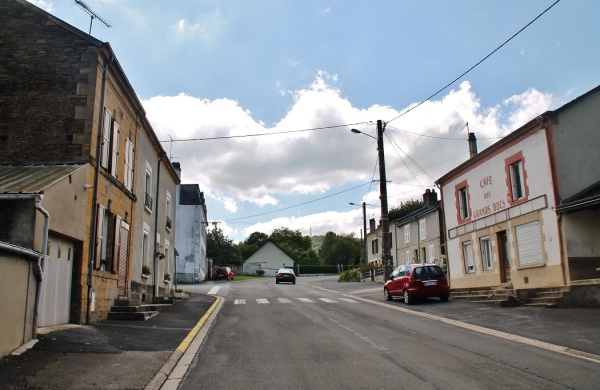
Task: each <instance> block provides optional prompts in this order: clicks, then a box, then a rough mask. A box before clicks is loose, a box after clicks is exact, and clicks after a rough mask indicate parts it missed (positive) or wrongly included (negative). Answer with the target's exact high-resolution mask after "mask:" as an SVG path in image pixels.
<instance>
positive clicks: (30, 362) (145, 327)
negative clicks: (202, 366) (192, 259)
mask: <svg viewBox="0 0 600 390" xmlns="http://www.w3.org/2000/svg"><path fill="white" fill-rule="evenodd" d="M214 302H215V298H214V297H212V296H207V295H193V296H191V297H189V298H186V299H185V300H184V301H182V302H176V303H175V304H174V305H173V306H171V307H169V308H167V309H166V310H165V311H163V312H162V313H161V314H159V315H158V316H155V317H153V318H151V319H149V320H147V321H103V322H100V323H97V324H93V325H91V326H78V325H65V326H59V327H52V328H42V329H40V333H39V334H38V340H39V341H38V342H37V344H36V345H35V346H34V347H33V348H32V349H31V350H29V351H27V352H25V353H23V354H21V355H19V356H12V355H9V356H6V357H4V358H2V359H1V360H0V389H3V390H4V389H7V390H17V389H57V390H58V389H61V390H64V389H96V390H97V389H116V390H117V389H119V390H120V389H144V388H145V387H146V385H148V384H149V383H150V382H151V381H152V380H153V378H154V377H155V376H156V374H157V373H158V372H159V370H160V369H161V367H163V365H164V364H165V362H166V361H168V360H169V359H170V357H171V356H172V355H173V354H175V353H177V348H178V346H180V345H181V343H182V341H183V340H185V339H186V337H187V336H188V334H189V333H190V331H192V329H194V327H195V326H196V324H197V323H198V321H199V320H200V319H201V318H202V317H203V316H204V314H205V313H206V312H207V311H208V310H209V309H210V307H211V306H212V305H213V303H214ZM174 351H175V352H174Z"/></svg>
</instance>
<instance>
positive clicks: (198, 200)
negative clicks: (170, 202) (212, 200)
mask: <svg viewBox="0 0 600 390" xmlns="http://www.w3.org/2000/svg"><path fill="white" fill-rule="evenodd" d="M175 164H176V169H178V168H179V165H178V164H177V163H175ZM177 217H178V218H177V222H176V224H177V237H176V241H175V243H176V247H177V252H178V253H179V256H178V257H177V262H176V272H175V280H176V281H177V282H181V283H194V282H200V281H203V280H206V278H207V276H208V275H207V274H208V263H207V259H206V238H207V237H206V236H207V231H206V225H207V220H206V217H207V215H206V202H205V200H204V194H203V193H202V192H201V191H200V187H199V186H198V184H181V185H180V186H179V190H178V192H177Z"/></svg>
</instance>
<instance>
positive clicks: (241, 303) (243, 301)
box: [233, 299, 246, 305]
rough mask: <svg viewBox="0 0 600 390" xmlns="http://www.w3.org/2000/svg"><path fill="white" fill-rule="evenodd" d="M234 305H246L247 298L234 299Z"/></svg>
mask: <svg viewBox="0 0 600 390" xmlns="http://www.w3.org/2000/svg"><path fill="white" fill-rule="evenodd" d="M233 304H234V305H245V304H246V300H245V299H236V300H235V301H233Z"/></svg>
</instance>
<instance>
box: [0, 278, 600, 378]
mask: <svg viewBox="0 0 600 390" xmlns="http://www.w3.org/2000/svg"><path fill="white" fill-rule="evenodd" d="M308 279H310V280H308ZM299 283H306V284H310V285H312V286H315V287H318V288H321V289H326V290H328V291H330V292H331V293H334V294H335V293H337V294H343V295H347V296H350V297H355V298H360V300H362V301H365V302H373V303H374V304H377V305H382V306H388V305H389V306H390V309H392V308H393V309H395V310H400V311H404V312H409V313H411V312H412V313H414V314H416V315H426V316H430V318H432V319H435V318H438V319H440V318H441V319H442V320H443V321H455V322H456V323H458V324H470V325H473V326H476V327H478V328H480V330H481V329H483V331H485V330H486V329H489V330H492V331H490V333H493V332H494V331H499V332H503V333H505V334H509V335H515V336H520V337H524V338H528V339H531V340H537V341H542V342H545V343H549V344H553V345H559V346H563V347H566V348H568V349H573V350H576V351H581V352H583V354H581V356H584V357H586V358H588V359H590V360H595V361H597V362H599V363H600V332H599V331H598V324H599V323H600V308H573V309H540V308H529V307H514V308H500V307H494V306H486V305H480V304H477V303H473V302H466V301H453V300H450V301H448V302H439V301H438V300H436V299H431V300H429V301H423V302H419V303H418V304H416V305H411V306H408V305H405V304H404V303H403V302H401V301H393V302H386V301H384V300H383V292H382V289H383V287H382V284H381V283H337V279H336V278H326V277H320V278H306V279H304V278H302V279H300V280H299ZM217 302H218V301H217V299H216V298H215V297H212V296H207V295H201V294H198V295H192V296H190V297H189V298H186V299H185V300H184V301H183V302H177V303H175V304H174V305H173V306H171V307H170V308H168V309H167V310H165V311H164V312H162V313H161V314H160V315H158V316H156V317H153V318H151V319H149V320H147V321H104V322H101V323H97V324H94V325H92V326H78V325H67V326H64V327H58V328H57V329H55V328H44V329H41V331H42V332H40V334H39V335H38V339H39V341H38V342H37V344H36V345H35V346H34V347H33V348H32V349H31V350H29V351H27V352H25V353H24V354H22V355H19V356H11V355H9V356H7V357H4V358H2V359H0V389H2V390H3V389H7V390H21V389H36V390H41V389H61V390H62V389H95V390H97V389H115V390H122V389H145V388H147V389H159V388H160V387H161V386H162V385H163V384H164V387H163V390H166V389H176V387H177V384H178V380H179V379H181V378H182V377H183V376H184V375H185V371H186V370H187V367H188V366H189V364H191V362H192V360H193V357H194V356H195V353H196V351H197V350H198V349H199V348H200V344H201V342H202V340H201V337H196V334H198V336H204V335H205V334H206V332H207V331H208V326H203V322H204V320H205V319H206V318H207V317H208V314H209V313H210V312H211V311H212V308H213V307H214V305H216V304H217ZM217 312H218V309H216V310H215V311H214V313H213V314H212V316H211V318H214V315H215V314H216V313H217ZM574 354H575V355H577V353H574ZM169 374H171V377H170V378H169V379H167V377H168V376H169Z"/></svg>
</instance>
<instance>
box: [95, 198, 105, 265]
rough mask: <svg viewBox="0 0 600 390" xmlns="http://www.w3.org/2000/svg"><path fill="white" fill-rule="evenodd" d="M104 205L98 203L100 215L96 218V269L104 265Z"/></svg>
mask: <svg viewBox="0 0 600 390" xmlns="http://www.w3.org/2000/svg"><path fill="white" fill-rule="evenodd" d="M104 214H105V210H104V207H102V206H101V205H98V216H97V220H96V257H95V258H94V266H95V268H96V269H100V268H101V267H102V251H103V248H104V222H105V221H104Z"/></svg>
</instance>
